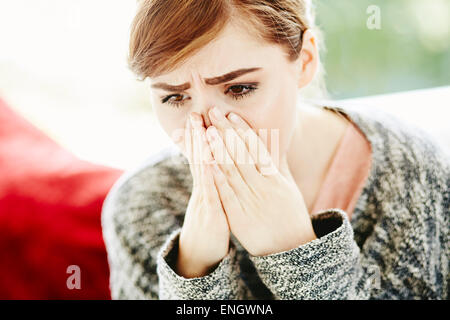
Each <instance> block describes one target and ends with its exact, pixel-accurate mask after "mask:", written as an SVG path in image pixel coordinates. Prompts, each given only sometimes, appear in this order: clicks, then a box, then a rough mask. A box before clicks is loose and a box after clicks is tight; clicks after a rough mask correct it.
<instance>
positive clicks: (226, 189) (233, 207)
mask: <svg viewBox="0 0 450 320" xmlns="http://www.w3.org/2000/svg"><path fill="white" fill-rule="evenodd" d="M211 167H212V173H213V178H214V183H215V185H216V186H217V191H218V194H219V198H220V201H221V202H222V206H223V209H224V212H225V213H226V216H227V220H228V226H229V227H230V222H229V221H230V219H233V215H234V214H240V213H242V212H243V210H242V207H241V204H240V202H239V199H238V198H237V196H236V193H235V192H234V190H233V188H232V187H231V186H230V184H229V183H228V179H227V177H226V176H225V175H224V173H223V172H222V171H221V170H220V168H219V166H218V164H217V163H216V162H213V163H212V164H211ZM230 230H231V227H230Z"/></svg>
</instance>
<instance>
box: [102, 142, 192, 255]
mask: <svg viewBox="0 0 450 320" xmlns="http://www.w3.org/2000/svg"><path fill="white" fill-rule="evenodd" d="M191 184H192V177H191V175H190V171H189V164H188V163H187V160H186V158H185V157H184V156H183V155H182V154H181V153H179V152H178V149H177V148H176V147H174V146H171V147H168V148H166V149H163V150H161V151H160V152H158V153H157V154H154V155H153V156H151V157H149V158H148V159H146V160H145V161H143V162H142V164H141V165H140V166H138V167H136V168H134V169H132V170H129V171H126V172H125V173H124V174H123V175H122V176H121V177H120V178H119V179H118V180H117V181H116V183H115V184H114V185H113V187H112V188H111V190H110V191H109V193H108V195H107V197H106V198H105V201H104V202H103V207H102V216H101V223H102V230H103V238H104V240H105V245H106V248H107V251H108V254H109V255H114V253H113V252H112V251H117V250H122V249H125V250H128V251H129V252H131V253H132V254H134V253H136V252H138V251H141V250H144V251H145V250H149V249H151V248H149V247H148V246H151V247H153V248H154V250H157V249H158V247H159V246H160V245H161V244H162V242H163V241H164V239H165V237H166V236H167V235H168V234H170V232H172V231H173V230H174V229H176V228H177V227H179V226H181V224H182V220H183V216H184V210H185V208H186V205H187V203H188V200H189V197H190V193H191V188H192V187H191ZM147 252H148V251H147ZM147 252H142V254H143V255H147Z"/></svg>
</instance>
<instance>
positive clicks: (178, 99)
mask: <svg viewBox="0 0 450 320" xmlns="http://www.w3.org/2000/svg"><path fill="white" fill-rule="evenodd" d="M256 89H258V83H257V82H255V83H250V84H236V85H232V86H230V87H228V88H227V90H225V94H228V93H229V92H230V95H231V98H233V99H235V100H239V99H242V98H244V97H245V96H248V95H250V94H251V93H253V92H255V90H256ZM185 96H186V95H185V94H171V95H169V96H166V97H164V98H163V99H162V100H161V103H167V104H169V105H171V106H173V107H175V108H179V107H181V106H182V105H183V104H184V103H185V101H186V100H188V99H190V98H187V99H183V98H184V97H185Z"/></svg>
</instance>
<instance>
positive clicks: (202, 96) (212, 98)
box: [191, 75, 230, 128]
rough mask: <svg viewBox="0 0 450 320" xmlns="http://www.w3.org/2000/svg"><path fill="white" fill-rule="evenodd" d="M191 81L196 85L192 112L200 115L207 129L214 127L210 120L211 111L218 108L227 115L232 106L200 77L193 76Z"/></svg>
mask: <svg viewBox="0 0 450 320" xmlns="http://www.w3.org/2000/svg"><path fill="white" fill-rule="evenodd" d="M191 79H192V81H193V83H194V88H196V90H194V97H193V98H194V99H193V100H194V101H193V107H192V109H191V111H192V112H196V113H198V114H199V115H200V116H201V117H202V118H203V122H204V125H205V128H208V127H209V126H211V125H212V121H211V119H210V118H209V111H210V110H211V109H212V108H214V107H217V108H218V109H219V110H221V111H222V113H223V114H225V115H226V114H227V113H228V112H229V109H230V106H228V105H227V104H226V103H225V102H224V101H223V100H222V99H224V97H223V96H220V94H218V93H217V91H216V90H215V89H214V88H211V87H209V86H207V85H205V84H204V83H203V82H202V81H201V79H200V77H199V76H198V75H197V76H192V78H191Z"/></svg>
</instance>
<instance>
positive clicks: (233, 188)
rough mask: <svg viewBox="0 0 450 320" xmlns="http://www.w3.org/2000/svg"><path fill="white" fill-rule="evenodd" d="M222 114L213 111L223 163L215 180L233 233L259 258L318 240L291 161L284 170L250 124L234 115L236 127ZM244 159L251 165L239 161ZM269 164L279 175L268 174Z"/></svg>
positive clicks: (212, 139)
mask: <svg viewBox="0 0 450 320" xmlns="http://www.w3.org/2000/svg"><path fill="white" fill-rule="evenodd" d="M215 109H216V110H218V108H215ZM218 111H219V114H218V115H217V116H215V115H214V112H211V111H210V119H211V121H212V124H213V125H212V126H210V127H208V129H207V130H206V132H207V137H208V141H209V145H210V148H211V151H212V154H213V157H214V159H215V160H216V162H217V164H215V165H213V172H214V180H215V182H216V183H215V184H216V186H217V188H218V193H219V196H220V199H221V201H222V205H223V208H224V210H225V213H226V215H227V218H228V222H229V225H230V230H231V232H232V233H233V234H234V235H235V236H236V238H237V239H238V240H239V242H240V243H241V244H242V246H243V247H244V248H245V249H246V250H247V251H248V252H249V253H250V254H252V255H253V256H262V255H268V254H272V253H277V252H282V251H287V250H290V249H293V248H296V247H298V246H300V245H302V244H305V243H307V242H309V241H311V240H313V239H316V235H315V233H314V230H313V227H312V223H311V219H310V217H309V214H308V210H307V208H306V205H305V202H304V200H303V196H302V194H301V192H300V190H299V189H298V187H297V185H296V183H295V181H294V180H293V179H292V176H291V175H290V173H289V169H288V166H287V161H286V159H285V157H284V158H283V160H282V162H281V165H280V170H279V169H278V168H276V166H275V164H274V163H273V160H272V158H271V156H270V153H269V152H268V150H267V148H266V146H265V145H264V143H263V141H262V140H261V138H260V137H259V136H258V135H257V134H256V133H255V132H254V131H253V130H252V129H251V128H250V126H249V125H248V124H247V122H246V121H244V120H243V119H242V118H241V117H239V116H237V115H236V114H234V115H235V116H236V118H235V119H236V120H235V122H234V123H233V122H231V121H230V120H231V119H233V116H232V114H231V113H230V114H229V115H228V118H227V117H225V116H224V114H223V113H222V112H220V110H218ZM246 138H248V139H246ZM242 155H244V157H243V158H244V159H249V160H250V161H245V163H242V161H238V160H239V157H241V159H242ZM267 164H268V165H269V169H270V172H271V173H273V174H269V175H264V174H263V172H264V171H265V170H263V166H264V165H267ZM265 169H266V171H267V168H265ZM282 173H283V174H282Z"/></svg>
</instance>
